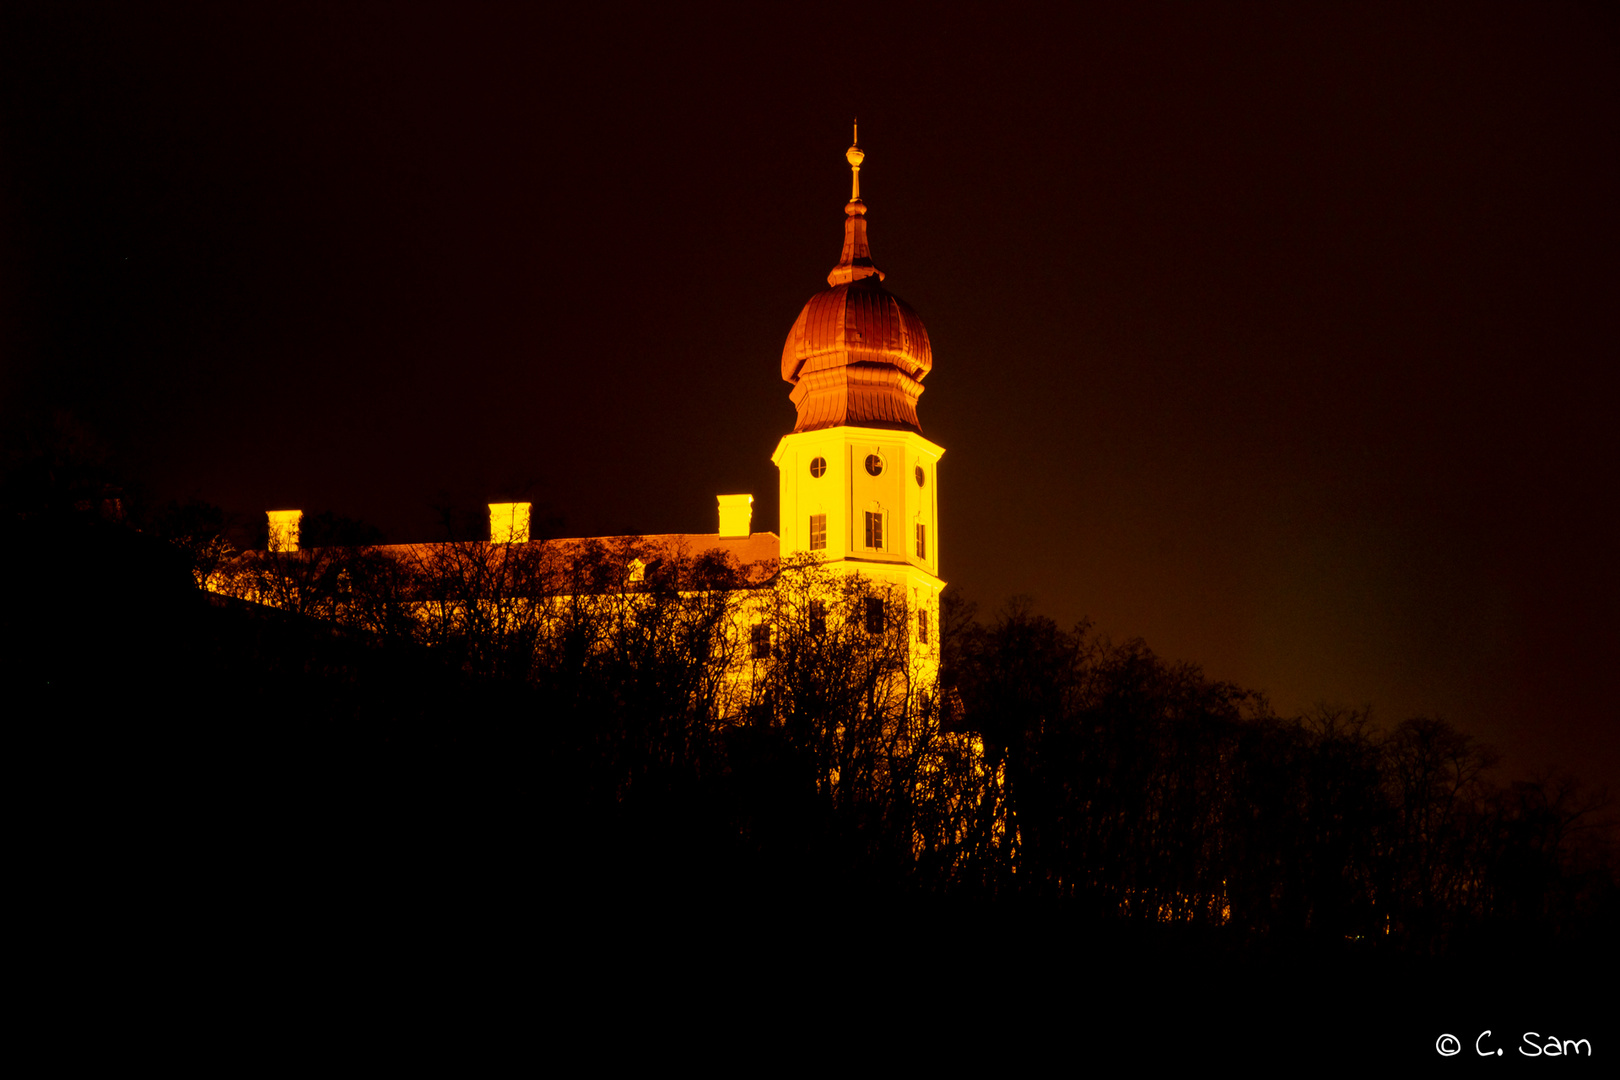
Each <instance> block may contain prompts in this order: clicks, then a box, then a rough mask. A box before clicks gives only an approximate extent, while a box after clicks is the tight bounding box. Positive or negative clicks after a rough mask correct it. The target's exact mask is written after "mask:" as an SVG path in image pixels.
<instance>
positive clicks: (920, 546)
mask: <svg viewBox="0 0 1620 1080" xmlns="http://www.w3.org/2000/svg"><path fill="white" fill-rule="evenodd" d="M917 558H919V559H926V558H928V526H926V525H924V524H923V523H922V522H920V521H919V522H917Z"/></svg>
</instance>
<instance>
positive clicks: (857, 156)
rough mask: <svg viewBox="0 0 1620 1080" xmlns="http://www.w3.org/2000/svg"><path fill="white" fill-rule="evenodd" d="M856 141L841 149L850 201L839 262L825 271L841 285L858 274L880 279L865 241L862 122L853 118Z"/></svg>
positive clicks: (833, 282) (881, 274) (846, 206)
mask: <svg viewBox="0 0 1620 1080" xmlns="http://www.w3.org/2000/svg"><path fill="white" fill-rule="evenodd" d="M854 129H855V141H854V142H852V143H850V144H849V149H848V150H845V151H844V160H845V161H847V162H849V202H847V203H845V204H844V251H843V254H841V255H840V256H839V257H838V265H837V266H835V267H833V270H832V273H830V274H828V275H827V284H829V285H842V284H844V283H846V282H850V281H859V280H860V279H861V278H866V277H874V276H875V277H876V278H877V279H878V280H879V281H882V280H883V271H881V270H879V269H878V268H877V267H876V266H875V265H873V263H872V249H871V248H870V247H869V246H867V243H866V204H865V203H863V202H861V162H863V161H865V160H866V153H865V152H864V151H863V150H862V149H861V122H860V120H859V118H857V119H856V120H855V123H854Z"/></svg>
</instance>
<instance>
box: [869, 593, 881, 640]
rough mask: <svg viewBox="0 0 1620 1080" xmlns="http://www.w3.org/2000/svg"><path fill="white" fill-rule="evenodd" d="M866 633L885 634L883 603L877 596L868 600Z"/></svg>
mask: <svg viewBox="0 0 1620 1080" xmlns="http://www.w3.org/2000/svg"><path fill="white" fill-rule="evenodd" d="M866 632H867V633H868V634H881V633H883V601H882V600H880V599H878V598H877V597H875V596H868V597H867V598H866Z"/></svg>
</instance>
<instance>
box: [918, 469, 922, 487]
mask: <svg viewBox="0 0 1620 1080" xmlns="http://www.w3.org/2000/svg"><path fill="white" fill-rule="evenodd" d="M917 486H918V487H922V486H923V471H922V466H921V465H919V466H917Z"/></svg>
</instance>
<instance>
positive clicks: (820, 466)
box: [810, 457, 827, 480]
mask: <svg viewBox="0 0 1620 1080" xmlns="http://www.w3.org/2000/svg"><path fill="white" fill-rule="evenodd" d="M826 471H827V459H826V458H824V457H818V458H811V459H810V475H811V476H813V477H815V478H816V479H817V480H820V479H821V476H822V474H823V473H825V472H826Z"/></svg>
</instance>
